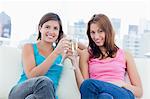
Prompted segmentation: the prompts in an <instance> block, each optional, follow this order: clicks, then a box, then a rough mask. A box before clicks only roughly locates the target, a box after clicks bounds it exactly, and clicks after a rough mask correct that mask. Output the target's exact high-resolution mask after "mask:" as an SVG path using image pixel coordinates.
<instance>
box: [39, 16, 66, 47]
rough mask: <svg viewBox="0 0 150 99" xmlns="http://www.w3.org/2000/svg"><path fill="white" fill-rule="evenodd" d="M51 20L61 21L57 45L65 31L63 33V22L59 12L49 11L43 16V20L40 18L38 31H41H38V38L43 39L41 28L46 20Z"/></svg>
mask: <svg viewBox="0 0 150 99" xmlns="http://www.w3.org/2000/svg"><path fill="white" fill-rule="evenodd" d="M50 20H54V21H58V23H59V27H60V29H59V35H58V38H57V40H56V45H57V44H58V42H59V41H60V39H61V38H62V37H63V35H64V33H63V29H62V23H61V20H60V17H59V16H58V15H57V14H55V13H47V14H45V15H44V16H43V17H42V18H41V20H40V22H39V25H38V32H39V33H38V38H37V40H40V39H41V32H40V31H39V28H40V27H42V25H43V24H44V23H45V22H47V21H50Z"/></svg>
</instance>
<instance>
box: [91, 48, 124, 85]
mask: <svg viewBox="0 0 150 99" xmlns="http://www.w3.org/2000/svg"><path fill="white" fill-rule="evenodd" d="M125 69H126V62H125V53H124V51H123V50H122V49H119V50H118V51H117V54H116V57H114V58H108V59H102V60H99V59H93V58H92V59H90V60H89V75H90V78H92V79H96V80H101V81H106V82H115V81H118V80H122V81H124V79H125Z"/></svg>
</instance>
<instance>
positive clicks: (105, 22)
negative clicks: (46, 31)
mask: <svg viewBox="0 0 150 99" xmlns="http://www.w3.org/2000/svg"><path fill="white" fill-rule="evenodd" d="M92 23H94V24H97V25H98V26H99V28H100V29H102V30H103V31H104V32H105V35H106V36H105V42H104V45H103V46H104V48H105V49H106V54H107V57H111V58H112V57H114V54H116V52H117V50H118V47H117V46H116V44H115V42H114V37H115V33H114V30H113V27H112V25H111V22H110V20H109V18H108V17H107V16H106V15H104V14H95V15H93V17H92V18H91V20H90V21H89V22H88V26H87V36H88V39H89V48H90V49H89V52H90V55H91V56H90V57H91V58H99V57H101V59H103V58H104V57H105V55H104V54H103V53H102V51H101V50H100V49H99V47H98V46H97V45H96V44H95V43H94V41H93V40H92V38H91V36H90V25H91V24H92Z"/></svg>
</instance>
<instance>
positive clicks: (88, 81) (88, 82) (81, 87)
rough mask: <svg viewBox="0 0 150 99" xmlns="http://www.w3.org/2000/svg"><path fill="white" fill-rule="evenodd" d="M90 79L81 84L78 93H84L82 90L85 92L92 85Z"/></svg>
mask: <svg viewBox="0 0 150 99" xmlns="http://www.w3.org/2000/svg"><path fill="white" fill-rule="evenodd" d="M92 82H93V81H92V79H86V80H84V81H83V83H82V84H81V86H80V92H81V93H82V92H84V90H87V89H88V88H89V86H90V85H91V84H92Z"/></svg>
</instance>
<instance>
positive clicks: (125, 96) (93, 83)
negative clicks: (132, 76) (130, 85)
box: [80, 79, 134, 99]
mask: <svg viewBox="0 0 150 99" xmlns="http://www.w3.org/2000/svg"><path fill="white" fill-rule="evenodd" d="M80 93H81V99H134V95H133V93H132V92H131V91H130V90H127V89H125V88H121V87H118V86H116V85H114V84H111V83H107V82H104V81H100V80H94V79H87V80H85V81H84V82H83V83H82V84H81V86H80Z"/></svg>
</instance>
